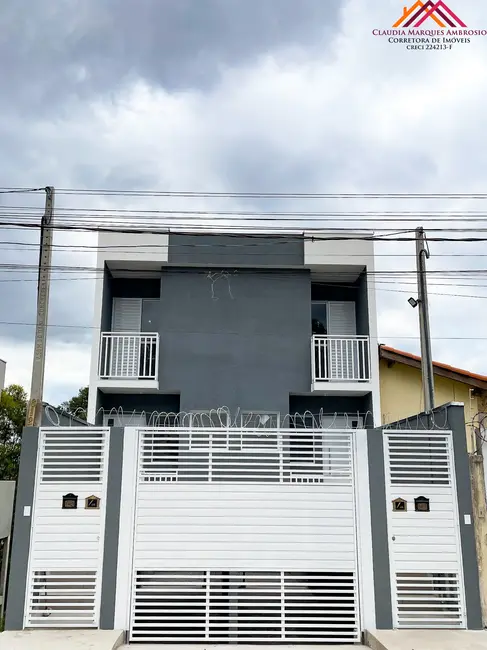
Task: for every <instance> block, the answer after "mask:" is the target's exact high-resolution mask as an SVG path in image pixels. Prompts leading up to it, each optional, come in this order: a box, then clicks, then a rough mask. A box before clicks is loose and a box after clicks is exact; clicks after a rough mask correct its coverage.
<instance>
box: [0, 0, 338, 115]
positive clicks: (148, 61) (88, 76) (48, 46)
mask: <svg viewBox="0 0 487 650" xmlns="http://www.w3.org/2000/svg"><path fill="white" fill-rule="evenodd" d="M339 9H340V4H339V3H338V2H333V3H330V2H323V0H300V2H299V3H297V2H296V1H295V0H279V2H277V3H276V1H275V0H138V2H133V1H131V0H78V1H74V2H68V0H64V1H61V2H60V1H59V0H56V1H54V0H46V1H45V2H42V3H39V2H35V1H34V0H31V1H30V2H28V3H27V6H26V4H25V3H23V4H22V5H19V4H17V3H14V2H10V3H9V2H7V3H5V4H4V5H3V7H2V8H1V9H0V21H1V24H2V26H3V29H2V35H1V37H0V58H1V60H2V61H4V62H6V61H8V62H9V63H8V66H4V68H3V73H4V75H5V77H4V83H5V82H7V83H8V86H9V94H8V96H5V95H4V96H3V101H5V100H6V99H9V103H10V106H11V107H14V106H15V107H17V110H18V108H20V109H21V110H22V112H26V113H31V112H36V113H38V114H39V113H43V114H48V113H50V114H52V113H53V112H62V111H63V110H66V108H67V105H64V106H63V105H60V104H59V103H58V102H59V101H60V99H61V98H62V99H63V100H64V101H65V102H66V101H67V102H69V101H73V100H76V99H89V98H90V97H91V96H92V95H93V94H110V92H112V91H113V90H114V89H116V88H117V87H118V86H119V84H121V83H125V82H127V81H130V80H134V79H137V78H144V79H147V80H148V81H149V82H150V83H155V84H158V85H161V86H164V87H165V88H168V89H170V90H175V89H179V90H184V89H188V88H206V87H208V86H209V85H211V84H213V83H214V82H215V81H216V80H217V79H218V78H219V75H220V72H221V70H222V68H224V67H226V66H233V65H238V64H242V63H247V62H249V61H251V60H253V59H254V58H255V57H257V56H259V55H260V54H262V53H266V52H269V51H272V50H274V49H276V48H279V47H282V46H290V45H304V46H306V47H307V48H310V47H311V46H312V45H313V43H315V44H316V43H320V42H322V41H323V39H324V38H325V36H326V35H327V34H329V29H330V28H331V26H332V25H334V24H336V20H337V14H338V11H339Z"/></svg>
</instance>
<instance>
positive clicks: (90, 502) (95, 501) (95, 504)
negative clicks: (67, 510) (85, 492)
mask: <svg viewBox="0 0 487 650" xmlns="http://www.w3.org/2000/svg"><path fill="white" fill-rule="evenodd" d="M99 509H100V497H95V495H94V494H92V495H91V497H86V499H85V510H99Z"/></svg>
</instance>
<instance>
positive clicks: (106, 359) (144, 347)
mask: <svg viewBox="0 0 487 650" xmlns="http://www.w3.org/2000/svg"><path fill="white" fill-rule="evenodd" d="M158 369H159V334H157V333H145V332H144V333H139V332H102V335H101V342H100V362H99V377H100V379H157V377H158Z"/></svg>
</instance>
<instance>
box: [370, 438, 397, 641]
mask: <svg viewBox="0 0 487 650" xmlns="http://www.w3.org/2000/svg"><path fill="white" fill-rule="evenodd" d="M367 450H368V456H369V489H370V517H371V526H372V561H373V566H374V594H375V616H376V627H377V629H379V630H390V629H391V628H392V600H391V572H390V567H389V539H388V532H387V512H386V507H387V500H386V489H385V488H386V482H385V469H384V438H383V434H382V429H370V430H368V431H367Z"/></svg>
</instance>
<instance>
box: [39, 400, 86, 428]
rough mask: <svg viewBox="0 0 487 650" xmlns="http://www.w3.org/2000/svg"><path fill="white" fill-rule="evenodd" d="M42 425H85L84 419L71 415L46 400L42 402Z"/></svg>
mask: <svg viewBox="0 0 487 650" xmlns="http://www.w3.org/2000/svg"><path fill="white" fill-rule="evenodd" d="M41 426H43V427H87V426H89V424H88V422H86V420H82V419H81V418H78V417H76V416H75V415H71V413H68V412H67V411H63V409H61V408H59V406H52V405H51V404H48V403H47V402H42V424H41Z"/></svg>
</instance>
